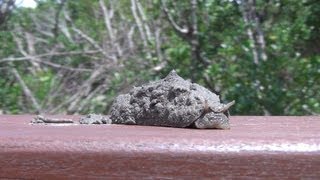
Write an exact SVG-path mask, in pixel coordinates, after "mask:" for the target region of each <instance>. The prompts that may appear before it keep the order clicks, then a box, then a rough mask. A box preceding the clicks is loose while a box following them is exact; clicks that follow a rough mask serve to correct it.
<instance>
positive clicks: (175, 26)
mask: <svg viewBox="0 0 320 180" xmlns="http://www.w3.org/2000/svg"><path fill="white" fill-rule="evenodd" d="M161 4H162V6H161V8H162V10H163V12H164V13H165V15H166V17H167V19H168V20H169V22H170V24H171V25H172V26H173V28H174V29H175V30H176V31H177V32H178V33H180V34H183V35H185V34H188V33H189V29H188V28H182V27H180V26H179V25H178V24H177V23H176V22H175V21H174V20H173V18H172V16H171V15H170V12H169V10H168V8H167V6H166V3H165V1H164V0H161Z"/></svg>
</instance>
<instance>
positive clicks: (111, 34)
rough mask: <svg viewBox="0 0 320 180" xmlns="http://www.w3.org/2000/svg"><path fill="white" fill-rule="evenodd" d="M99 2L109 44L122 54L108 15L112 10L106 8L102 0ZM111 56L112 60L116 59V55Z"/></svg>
mask: <svg viewBox="0 0 320 180" xmlns="http://www.w3.org/2000/svg"><path fill="white" fill-rule="evenodd" d="M99 4H100V7H101V9H102V13H103V17H104V24H105V26H106V29H107V30H108V33H109V38H110V40H111V44H112V45H114V46H115V48H116V50H117V53H118V55H119V56H122V51H121V49H120V46H119V44H118V43H117V42H116V40H115V33H114V31H113V28H112V26H111V16H110V14H113V10H111V12H109V11H108V9H107V8H106V6H105V4H104V1H103V0H99ZM112 57H113V59H114V61H117V57H116V56H114V55H113V56H112Z"/></svg>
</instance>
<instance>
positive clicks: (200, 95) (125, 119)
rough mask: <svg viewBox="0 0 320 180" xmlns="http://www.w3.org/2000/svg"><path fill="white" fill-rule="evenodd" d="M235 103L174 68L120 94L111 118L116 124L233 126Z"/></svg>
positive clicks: (219, 127) (221, 127)
mask: <svg viewBox="0 0 320 180" xmlns="http://www.w3.org/2000/svg"><path fill="white" fill-rule="evenodd" d="M233 104H234V101H232V102H230V103H228V104H222V103H221V102H220V98H219V96H218V95H216V94H214V93H212V92H211V91H209V90H208V89H206V88H204V87H202V86H200V85H198V84H196V83H191V82H189V81H186V80H184V79H183V78H181V77H180V76H178V75H177V73H176V72H175V71H174V70H173V71H171V72H170V73H169V75H168V76H167V77H165V78H164V79H161V80H159V81H154V82H150V83H148V84H145V85H142V86H139V87H134V88H133V89H132V90H131V91H130V92H129V93H128V94H123V95H119V96H118V97H117V98H116V99H115V101H114V103H113V105H112V107H111V112H110V113H111V116H110V118H111V120H112V124H132V125H146V126H166V127H178V128H186V127H193V128H200V129H204V128H216V129H229V128H230V125H229V115H228V109H229V108H230V107H231V106H232V105H233Z"/></svg>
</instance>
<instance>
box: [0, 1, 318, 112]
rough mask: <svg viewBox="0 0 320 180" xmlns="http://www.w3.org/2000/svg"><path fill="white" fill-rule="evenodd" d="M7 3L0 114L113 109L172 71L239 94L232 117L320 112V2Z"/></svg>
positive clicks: (1, 35) (0, 26)
mask: <svg viewBox="0 0 320 180" xmlns="http://www.w3.org/2000/svg"><path fill="white" fill-rule="evenodd" d="M13 2H14V0H0V6H1V12H0V42H1V43H0V114H1V113H12V114H16V113H52V114H56V113H68V114H74V113H81V114H84V113H89V112H96V113H108V109H109V107H110V105H111V103H112V100H113V98H114V97H115V96H116V95H118V94H119V93H123V92H126V91H128V89H130V88H131V87H132V86H134V85H139V84H142V83H143V82H146V81H149V80H155V79H159V78H162V77H163V76H165V75H166V74H167V73H168V72H169V71H170V70H171V69H176V70H177V72H178V73H179V74H180V75H181V76H183V77H184V78H187V79H188V78H189V79H191V80H192V81H194V82H197V83H200V84H202V85H204V86H205V87H207V88H209V89H211V90H212V91H214V92H216V93H219V94H220V96H221V99H222V100H223V101H231V100H236V105H235V106H234V107H233V108H232V114H238V115H240V114H245V115H250V114H254V115H311V114H319V113H320V102H319V100H320V93H319V92H320V79H319V77H320V18H319V17H320V3H318V1H317V0H234V1H232V0H186V1H169V0H126V1H117V0H94V1H87V0H77V1H71V0H38V1H37V2H38V6H37V7H36V8H35V9H30V8H23V7H15V6H14V3H13Z"/></svg>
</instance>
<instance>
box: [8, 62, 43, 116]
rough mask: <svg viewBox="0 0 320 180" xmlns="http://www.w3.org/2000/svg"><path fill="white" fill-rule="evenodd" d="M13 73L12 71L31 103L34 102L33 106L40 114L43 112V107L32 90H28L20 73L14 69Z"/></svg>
mask: <svg viewBox="0 0 320 180" xmlns="http://www.w3.org/2000/svg"><path fill="white" fill-rule="evenodd" d="M11 71H12V73H13V75H14V76H15V78H16V79H17V81H18V83H19V84H20V86H21V88H22V90H23V92H24V94H25V95H26V96H27V97H28V98H29V99H30V100H31V102H32V104H33V106H34V107H35V108H36V110H37V112H38V113H40V112H41V107H40V105H39V103H38V101H37V100H36V98H35V97H34V95H33V94H32V92H31V91H30V89H29V88H28V86H27V85H26V83H25V82H24V81H23V79H22V78H21V76H20V74H19V72H18V71H17V69H16V68H14V67H12V69H11Z"/></svg>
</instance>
